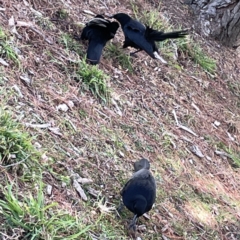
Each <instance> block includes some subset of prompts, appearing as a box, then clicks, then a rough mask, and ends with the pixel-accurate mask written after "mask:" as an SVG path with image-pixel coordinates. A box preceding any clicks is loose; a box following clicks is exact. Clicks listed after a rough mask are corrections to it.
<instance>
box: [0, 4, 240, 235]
mask: <svg viewBox="0 0 240 240" xmlns="http://www.w3.org/2000/svg"><path fill="white" fill-rule="evenodd" d="M156 4H157V1H145V2H143V1H141V2H140V1H139V2H134V1H133V2H132V3H129V2H128V1H121V3H118V2H117V1H88V2H86V3H82V1H76V0H75V1H71V2H70V1H66V2H65V1H63V2H62V1H34V0H32V1H23V2H19V1H4V2H2V3H1V7H2V8H4V9H3V10H1V15H0V22H1V26H2V27H3V29H5V30H7V31H9V32H10V33H11V34H10V36H11V39H12V43H13V45H14V46H15V47H16V48H17V49H18V50H19V51H20V52H19V55H20V56H21V58H20V62H21V67H18V66H16V65H14V64H13V63H12V62H9V66H2V67H1V75H2V76H3V77H2V78H1V84H0V87H1V95H2V96H1V100H0V102H1V105H2V106H4V108H5V109H8V110H10V111H12V112H13V113H14V118H15V119H17V120H18V121H19V122H20V123H23V124H27V123H28V124H29V123H30V124H45V123H48V124H50V125H51V127H50V128H49V127H48V128H37V127H33V128H31V127H28V128H27V131H28V132H29V133H30V134H31V135H32V136H35V140H34V144H35V145H36V146H38V147H39V149H40V150H41V151H43V152H44V155H43V156H42V158H41V160H39V161H41V162H40V163H41V165H42V166H44V168H45V170H44V172H43V180H44V183H45V184H49V185H51V186H53V192H52V194H51V196H47V194H46V199H47V202H53V201H56V202H58V204H59V205H58V206H59V208H60V209H61V208H62V209H65V210H67V211H68V212H69V214H72V215H74V216H75V215H76V216H81V218H84V222H85V223H86V224H88V225H90V224H94V223H96V222H97V223H96V225H95V226H94V228H93V229H92V230H91V232H90V233H91V234H93V235H95V236H98V238H95V239H130V236H129V235H128V233H127V227H126V226H127V222H128V220H129V219H130V218H131V217H132V214H131V213H128V212H127V211H125V212H124V214H123V216H122V218H121V219H120V220H118V219H116V217H115V213H106V212H105V211H103V210H102V209H101V207H99V205H98V203H99V202H100V199H102V197H104V201H106V202H107V204H108V206H113V205H114V206H115V205H118V202H119V199H120V196H119V191H120V190H121V188H122V186H123V184H124V182H125V181H126V179H128V178H129V177H130V176H131V173H132V163H133V162H134V161H135V160H136V159H139V158H140V157H145V158H149V159H150V162H151V166H152V167H151V169H152V172H153V174H154V176H155V178H156V181H157V188H158V193H157V201H156V204H155V206H154V208H153V210H151V211H150V212H149V219H146V218H144V217H142V218H140V220H139V225H140V226H141V225H145V227H143V226H142V227H140V228H139V231H138V233H137V235H139V236H141V238H142V239H239V238H240V232H239V231H240V225H239V220H240V184H239V182H240V172H239V166H240V165H239V158H240V152H239V140H240V135H239V129H240V118H239V117H240V108H239V107H240V99H239V96H240V85H239V82H238V79H239V69H240V60H239V56H237V53H235V52H234V51H232V50H230V49H226V48H224V47H222V46H220V45H219V43H217V42H213V41H211V40H206V39H203V38H201V36H199V35H198V34H197V33H195V32H194V29H192V22H191V13H190V12H188V9H187V7H186V6H184V5H181V4H179V3H178V1H172V4H173V5H172V6H171V5H169V4H168V2H167V1H162V3H161V5H160V11H159V19H160V20H161V21H163V22H164V21H165V22H166V23H167V24H169V25H172V28H173V29H174V27H173V26H176V28H178V27H179V23H181V25H182V26H184V27H187V28H191V38H192V39H193V40H194V41H196V42H198V43H199V44H200V46H201V47H202V48H203V50H204V52H205V54H206V55H208V56H211V57H212V58H213V59H215V60H216V62H217V71H216V72H215V73H213V74H209V73H207V72H206V71H204V70H203V69H202V68H201V67H200V66H198V65H197V64H196V63H194V62H193V61H192V60H191V59H190V58H189V56H188V55H187V54H185V53H184V52H181V51H180V50H178V58H177V60H174V57H173V55H174V54H173V53H171V54H167V53H169V52H167V51H166V50H163V56H164V58H165V59H167V60H168V62H169V65H162V64H161V63H160V62H157V61H156V60H153V59H151V58H149V57H148V56H147V55H146V54H145V53H144V52H141V53H138V58H136V59H133V60H132V66H133V73H131V72H130V71H129V70H127V69H125V68H123V67H122V66H121V65H120V64H119V62H118V60H117V59H114V58H112V57H109V55H108V52H107V50H106V51H105V52H104V56H103V57H102V60H101V63H100V65H99V68H100V69H102V70H103V71H104V72H105V73H106V74H107V75H108V76H109V78H108V79H107V81H108V85H109V86H110V88H111V89H112V91H111V101H110V103H109V104H105V103H102V102H101V101H99V99H97V98H96V97H95V96H94V95H93V94H92V93H91V92H90V91H87V90H86V89H85V88H84V87H83V84H82V83H81V82H80V83H78V82H76V81H75V80H74V79H75V76H74V64H73V63H74V61H75V60H77V59H78V58H83V56H84V53H85V50H86V45H85V44H83V43H81V42H80V43H79V48H78V49H76V46H75V45H74V47H73V49H71V46H66V44H65V43H64V39H65V40H66V38H64V36H65V35H64V34H66V33H68V34H70V36H75V35H76V34H77V33H80V32H81V24H79V25H80V27H79V25H76V24H73V22H74V23H76V22H78V23H85V22H86V21H87V20H88V19H90V18H91V17H90V16H88V15H87V14H84V13H83V10H91V11H93V12H99V13H108V14H113V13H116V12H127V13H129V14H131V15H132V16H134V14H133V10H134V8H133V6H135V7H136V6H137V7H138V11H139V14H140V15H141V12H143V11H146V10H147V11H151V10H152V9H153V8H155V7H156V6H157V7H158V5H156ZM173 6H174V7H173ZM63 10H64V11H63ZM36 11H37V12H36ZM65 12H66V13H67V15H66V16H60V15H61V14H63V13H65ZM11 17H13V18H14V24H13V25H11V21H9V19H11ZM14 27H16V28H14ZM122 41H123V35H122V32H121V31H119V32H118V34H117V36H116V38H114V40H113V43H114V44H119V43H121V42H122ZM170 45H171V43H170ZM124 51H125V53H128V52H130V50H124ZM165 51H166V52H165ZM164 53H165V55H164ZM24 79H30V82H27V81H26V80H24ZM15 85H16V86H17V87H18V88H19V90H20V92H21V94H22V96H21V95H20V94H19V92H18V91H16V90H14V89H16V88H14V86H15ZM60 104H66V105H67V106H68V110H67V111H66V112H64V111H61V110H58V107H59V105H60ZM218 123H219V124H218ZM28 126H29V125H28ZM30 126H31V125H30ZM182 126H184V127H185V128H184V127H182ZM186 130H187V131H186ZM189 130H191V131H192V133H190V132H189ZM196 147H197V148H198V149H199V150H200V151H201V153H202V154H203V157H201V158H200V157H198V156H196V155H195V154H193V150H192V149H195V148H196ZM69 168H70V169H72V170H73V171H74V172H76V173H79V174H80V176H82V177H85V178H89V179H92V180H93V183H91V184H90V185H89V186H91V187H92V188H93V189H94V190H96V191H99V192H100V193H101V197H100V198H95V197H93V196H92V195H91V194H89V189H88V188H87V187H86V186H84V190H85V191H86V193H87V196H88V201H87V202H83V201H82V200H81V199H80V198H79V196H78V195H77V193H76V191H75V190H74V188H73V186H72V183H71V181H70V178H69V172H68V171H67V170H68V169H69ZM0 175H1V179H2V181H3V182H7V181H10V182H11V181H17V180H16V179H18V176H17V175H16V174H15V173H14V172H13V171H9V172H7V173H6V172H3V171H2V172H1V174H0ZM63 182H65V183H66V186H65V185H63V184H62V183H63ZM19 184H20V186H21V187H20V189H21V191H22V192H27V191H30V189H31V186H32V183H31V182H30V183H29V182H25V181H23V182H21V180H19ZM100 212H101V220H100V221H97V220H99V214H100ZM77 214H78V215H77ZM110 228H111V229H110ZM109 229H110V230H109ZM2 231H3V230H2ZM112 236H113V237H112ZM3 239H4V238H3ZM19 239H21V238H19ZM89 239H94V238H93V237H92V238H91V237H90V235H89Z"/></svg>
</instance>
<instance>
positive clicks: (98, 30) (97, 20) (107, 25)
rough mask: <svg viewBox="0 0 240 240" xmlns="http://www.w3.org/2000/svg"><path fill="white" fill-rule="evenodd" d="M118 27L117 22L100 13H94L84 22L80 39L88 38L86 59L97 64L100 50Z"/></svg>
mask: <svg viewBox="0 0 240 240" xmlns="http://www.w3.org/2000/svg"><path fill="white" fill-rule="evenodd" d="M118 28H119V24H118V22H115V21H114V22H111V21H109V20H107V19H104V17H103V16H102V15H96V16H95V17H94V18H93V19H92V20H90V21H89V22H88V23H86V26H85V27H84V29H83V31H82V34H81V37H80V39H82V40H88V41H89V42H88V49H87V60H88V61H89V62H90V63H91V64H98V63H99V61H100V57H101V55H102V50H103V48H104V47H105V45H106V43H107V41H109V40H110V39H112V38H114V36H115V34H116V32H117V30H118Z"/></svg>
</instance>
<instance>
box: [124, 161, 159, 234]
mask: <svg viewBox="0 0 240 240" xmlns="http://www.w3.org/2000/svg"><path fill="white" fill-rule="evenodd" d="M149 169H150V164H149V161H148V160H147V159H144V158H143V159H140V160H139V161H137V162H135V163H134V170H135V173H134V174H133V175H132V177H131V178H130V180H129V181H128V182H127V183H126V184H125V186H124V187H123V189H122V191H121V195H122V200H123V204H124V205H125V206H126V207H127V208H128V209H129V210H130V211H131V212H133V213H134V217H133V219H132V221H131V223H130V225H129V229H133V230H134V231H135V230H136V222H137V219H138V218H139V217H140V216H142V215H143V214H144V213H146V212H148V211H150V210H151V208H152V206H153V204H154V202H155V199H156V183H155V180H154V178H153V176H152V174H151V172H150V171H149Z"/></svg>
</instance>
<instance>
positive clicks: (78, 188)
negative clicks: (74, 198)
mask: <svg viewBox="0 0 240 240" xmlns="http://www.w3.org/2000/svg"><path fill="white" fill-rule="evenodd" d="M73 187H74V188H75V189H76V191H77V193H78V194H79V196H80V197H81V198H82V200H83V201H87V200H88V199H87V195H86V194H85V192H84V190H83V189H82V187H81V185H80V184H79V183H78V182H77V180H75V179H74V180H73Z"/></svg>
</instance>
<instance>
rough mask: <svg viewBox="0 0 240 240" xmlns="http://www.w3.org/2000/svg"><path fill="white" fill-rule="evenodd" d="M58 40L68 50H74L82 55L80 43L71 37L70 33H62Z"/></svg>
mask: <svg viewBox="0 0 240 240" xmlns="http://www.w3.org/2000/svg"><path fill="white" fill-rule="evenodd" d="M60 42H61V43H62V44H63V45H64V47H65V48H66V49H67V50H68V51H74V52H76V53H77V54H78V55H79V56H81V57H83V56H84V54H85V52H84V49H83V46H82V44H80V42H79V41H76V40H75V39H73V38H72V36H71V35H69V34H67V33H64V34H62V35H61V37H60Z"/></svg>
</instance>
